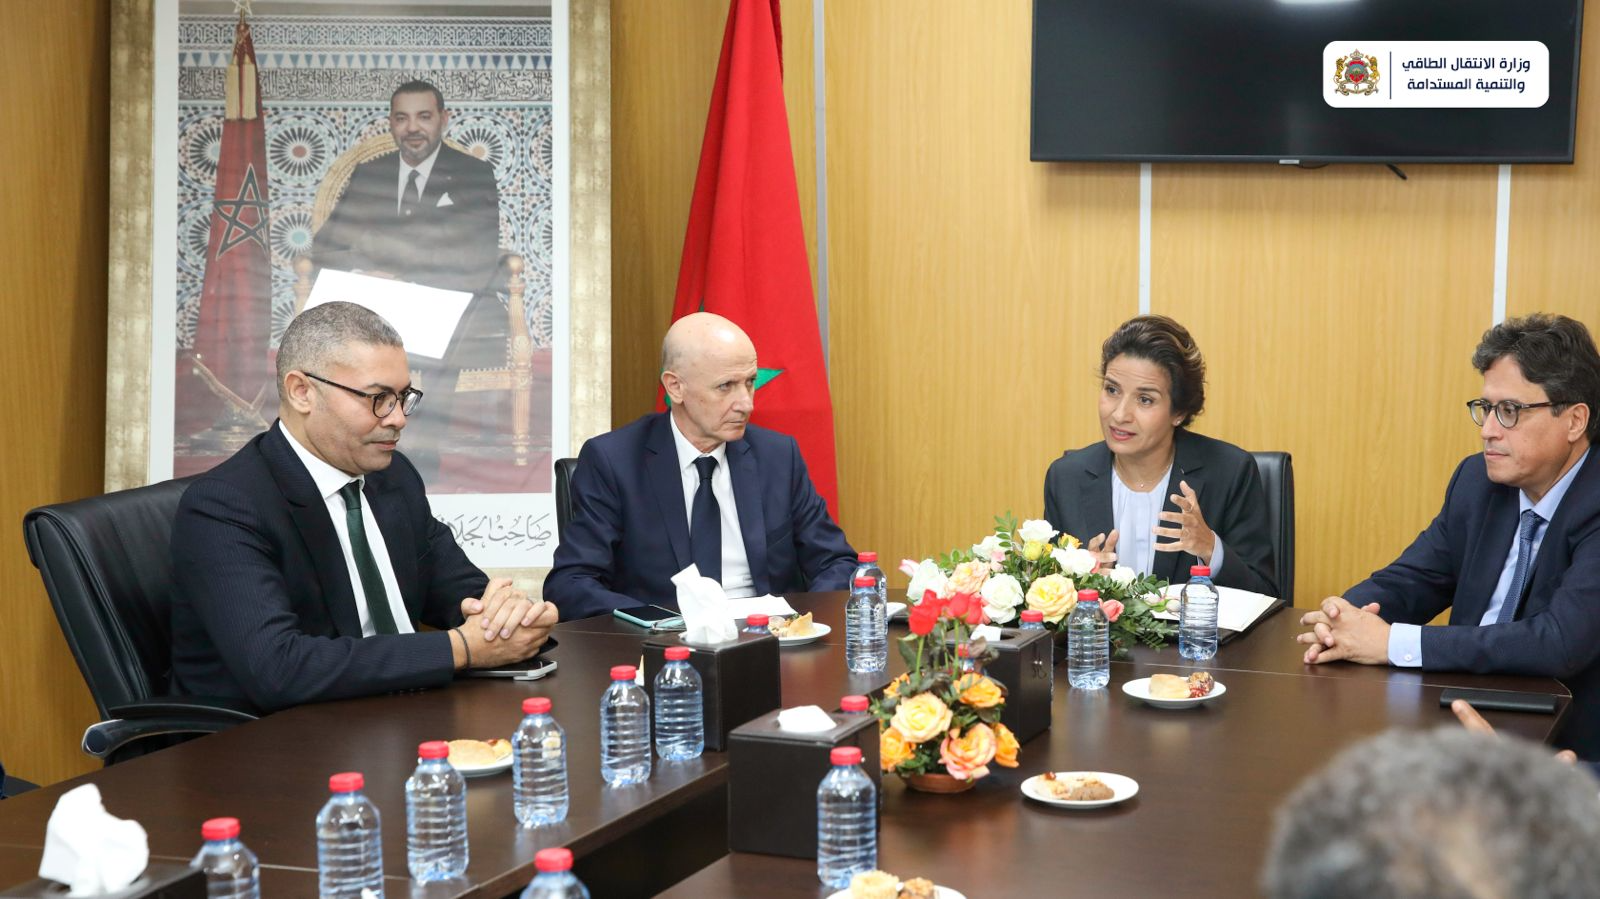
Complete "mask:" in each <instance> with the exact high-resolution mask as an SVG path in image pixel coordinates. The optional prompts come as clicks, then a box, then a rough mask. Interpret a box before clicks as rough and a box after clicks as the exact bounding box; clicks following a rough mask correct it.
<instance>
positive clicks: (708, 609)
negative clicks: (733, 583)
mask: <svg viewBox="0 0 1600 899" xmlns="http://www.w3.org/2000/svg"><path fill="white" fill-rule="evenodd" d="M672 583H673V584H675V585H676V586H677V588H678V611H679V612H681V613H682V614H683V625H684V630H683V641H684V642H685V643H694V644H697V645H700V646H715V645H716V644H718V643H731V642H733V641H734V640H737V639H739V629H738V628H737V627H735V626H734V623H733V610H732V609H730V608H729V607H728V597H727V595H726V594H724V593H723V592H722V585H721V584H719V583H717V582H716V581H714V580H712V579H711V578H708V577H703V576H701V574H700V569H698V568H696V567H695V566H693V565H690V566H689V567H688V568H685V569H684V570H682V571H680V572H678V573H677V574H675V575H673V576H672Z"/></svg>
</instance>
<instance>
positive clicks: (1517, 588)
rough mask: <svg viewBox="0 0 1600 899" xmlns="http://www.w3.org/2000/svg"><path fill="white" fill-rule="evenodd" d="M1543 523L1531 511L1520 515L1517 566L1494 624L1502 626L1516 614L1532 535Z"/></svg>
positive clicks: (1512, 572) (1512, 573)
mask: <svg viewBox="0 0 1600 899" xmlns="http://www.w3.org/2000/svg"><path fill="white" fill-rule="evenodd" d="M1543 522H1544V519H1543V518H1540V517H1539V513H1538V512H1535V511H1533V510H1532V509H1529V510H1528V511H1526V512H1524V513H1522V520H1521V523H1520V524H1518V525H1517V566H1516V567H1515V568H1513V569H1512V570H1511V589H1510V590H1507V591H1506V598H1505V601H1504V602H1502V603H1500V617H1498V618H1496V619H1495V623H1496V624H1504V623H1506V622H1507V621H1510V620H1511V619H1512V617H1513V616H1515V615H1516V614H1517V605H1518V604H1519V603H1520V602H1521V601H1522V587H1523V585H1524V584H1526V583H1527V582H1528V563H1529V562H1530V561H1532V560H1531V559H1530V556H1532V555H1533V535H1534V533H1535V532H1537V531H1538V530H1539V525H1540V524H1542V523H1543Z"/></svg>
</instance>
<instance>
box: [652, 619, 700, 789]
mask: <svg viewBox="0 0 1600 899" xmlns="http://www.w3.org/2000/svg"><path fill="white" fill-rule="evenodd" d="M665 655H666V657H667V664H666V665H664V666H662V668H661V671H660V673H658V674H657V675H656V683H655V687H656V755H659V756H661V758H662V760H663V761H668V762H683V761H688V760H689V759H697V758H699V757H700V754H701V753H702V752H705V751H706V710H705V698H704V696H705V691H704V688H703V687H702V685H701V681H700V672H698V671H696V670H694V666H693V665H690V664H689V647H687V646H669V647H667V650H666V653H665Z"/></svg>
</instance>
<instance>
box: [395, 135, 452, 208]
mask: <svg viewBox="0 0 1600 899" xmlns="http://www.w3.org/2000/svg"><path fill="white" fill-rule="evenodd" d="M443 146H444V142H443V141H440V142H439V146H438V147H434V148H433V152H432V153H429V154H428V158H427V159H424V160H422V162H420V163H418V164H417V165H415V166H410V165H406V160H405V157H403V156H402V157H400V186H399V187H398V188H396V189H395V192H394V211H395V212H399V211H400V204H401V203H402V202H403V201H404V200H405V193H406V181H407V180H408V179H410V177H411V173H412V172H413V171H415V172H416V173H417V197H418V198H419V199H420V198H421V197H422V195H423V194H425V193H427V192H428V176H429V175H431V174H433V163H434V161H435V160H437V159H438V158H439V149H440V148H441V147H443Z"/></svg>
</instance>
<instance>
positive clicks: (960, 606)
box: [950, 593, 982, 618]
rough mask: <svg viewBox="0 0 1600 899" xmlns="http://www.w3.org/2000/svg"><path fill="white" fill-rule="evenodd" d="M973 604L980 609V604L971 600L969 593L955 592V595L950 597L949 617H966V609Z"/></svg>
mask: <svg viewBox="0 0 1600 899" xmlns="http://www.w3.org/2000/svg"><path fill="white" fill-rule="evenodd" d="M975 605H976V606H978V607H979V608H980V609H981V608H982V605H981V604H979V603H975V602H973V601H972V596H971V595H970V594H966V593H957V594H956V595H955V596H952V597H951V598H950V617H951V618H965V617H967V609H969V608H971V607H972V606H975Z"/></svg>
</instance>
